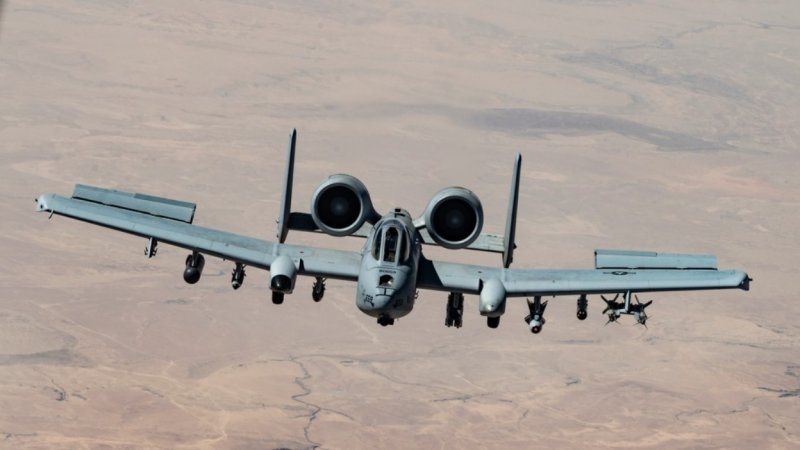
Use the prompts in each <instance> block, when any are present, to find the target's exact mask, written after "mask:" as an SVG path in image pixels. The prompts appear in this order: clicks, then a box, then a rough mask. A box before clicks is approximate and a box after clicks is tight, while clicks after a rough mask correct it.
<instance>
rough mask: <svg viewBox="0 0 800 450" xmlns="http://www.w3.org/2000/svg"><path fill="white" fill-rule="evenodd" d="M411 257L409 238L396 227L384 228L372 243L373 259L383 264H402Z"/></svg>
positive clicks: (388, 226) (386, 226) (387, 226)
mask: <svg viewBox="0 0 800 450" xmlns="http://www.w3.org/2000/svg"><path fill="white" fill-rule="evenodd" d="M410 256H411V250H410V245H409V237H408V235H407V233H405V232H403V231H401V228H400V227H398V226H396V225H391V224H389V225H385V226H382V227H381V228H380V229H379V230H378V232H377V233H376V234H375V239H374V240H373V241H372V257H373V258H375V259H376V260H378V262H381V263H389V264H402V263H405V262H406V261H408V258H409V257H410Z"/></svg>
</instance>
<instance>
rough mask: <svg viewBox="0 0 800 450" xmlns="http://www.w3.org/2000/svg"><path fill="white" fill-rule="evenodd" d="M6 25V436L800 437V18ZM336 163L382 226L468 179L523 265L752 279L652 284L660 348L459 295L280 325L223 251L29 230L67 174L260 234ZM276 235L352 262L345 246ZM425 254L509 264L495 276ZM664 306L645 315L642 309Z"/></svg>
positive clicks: (307, 308)
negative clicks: (596, 264)
mask: <svg viewBox="0 0 800 450" xmlns="http://www.w3.org/2000/svg"><path fill="white" fill-rule="evenodd" d="M0 11H2V20H1V21H0V142H2V145H1V146H0V149H1V150H0V196H1V197H0V198H1V199H2V200H0V218H1V219H0V255H2V256H0V447H7V448H182V447H186V448H231V449H244V448H253V449H257V448H258V449H262V448H266V449H269V448H312V447H318V446H319V447H322V448H331V449H353V448H364V449H371V448H404V449H410V448H442V449H444V448H447V449H461V448H497V449H507V448H534V447H536V448H574V449H587V448H797V447H798V446H800V346H798V339H799V338H800V325H798V316H800V302H798V300H797V298H796V297H797V293H798V289H800V286H798V276H800V269H799V266H798V257H800V231H799V230H800V210H798V207H799V206H800V200H799V199H800V182H799V181H798V178H797V173H798V170H800V155H798V143H800V119H799V118H800V90H798V87H797V86H798V81H800V4H798V3H797V2H795V1H791V0H786V1H775V2H769V4H768V5H765V4H762V3H761V2H743V1H720V2H698V1H688V0H686V1H684V0H680V1H669V2H667V1H642V2H629V1H613V0H608V1H517V2H500V3H498V2H489V1H483V2H482V1H478V2H456V1H446V2H359V3H353V2H339V1H334V2H298V1H289V2H273V1H256V0H251V1H247V0H241V1H217V0H208V1H200V2H196V1H171V2H161V1H140V2H126V1H115V2H111V1H77V0H66V1H61V2H46V1H24V2H23V1H10V2H6V4H5V5H4V7H3V8H2V9H0ZM292 127H297V128H298V130H299V142H298V157H297V170H296V177H295V179H296V185H295V197H294V198H295V206H296V209H302V210H307V208H308V204H309V199H310V196H311V193H312V192H313V190H314V189H315V187H316V186H317V184H318V183H319V182H320V181H321V180H322V179H323V177H324V176H326V175H329V174H331V173H336V172H347V173H351V174H353V175H355V176H357V177H359V178H360V179H361V180H362V181H364V183H365V184H366V185H367V187H368V188H369V189H370V193H371V195H372V199H373V202H374V203H375V205H376V206H377V207H378V208H379V209H381V210H382V211H385V210H387V209H388V208H391V207H394V206H403V207H405V208H407V209H409V211H411V213H412V214H415V215H416V214H420V213H421V212H422V211H423V209H424V207H425V205H426V204H427V202H428V200H429V198H430V196H431V195H432V194H433V193H434V192H436V191H437V190H438V189H440V188H442V187H444V186H448V185H464V186H466V187H468V188H470V189H472V190H473V191H475V192H476V193H477V194H478V195H479V196H480V197H481V199H482V200H483V204H484V210H485V212H486V214H487V220H486V225H485V227H484V229H485V230H486V231H490V232H502V227H503V222H504V215H505V208H506V204H507V195H508V194H507V191H508V185H509V177H510V171H511V166H512V162H513V155H514V154H515V153H516V152H521V153H522V155H523V178H522V187H521V194H520V195H521V199H520V217H519V224H518V225H519V226H518V233H517V244H518V246H519V248H518V250H517V253H516V258H515V263H514V265H515V266H516V267H567V268H568V267H574V268H589V267H592V262H593V261H592V256H593V255H592V251H593V250H594V249H595V248H627V249H646V250H656V251H678V252H692V253H712V254H716V255H717V257H718V259H719V264H720V267H722V268H737V269H742V270H747V271H748V272H749V273H750V275H751V276H752V277H753V278H754V279H755V281H754V283H753V285H752V289H751V291H750V292H743V291H718V292H699V293H669V294H660V295H654V296H652V298H654V299H655V300H656V301H655V303H654V305H653V306H651V307H650V308H649V310H648V311H649V312H651V314H652V319H651V321H650V322H649V324H648V325H649V329H644V328H643V327H640V326H634V325H633V322H632V320H631V319H630V318H627V320H623V321H622V324H620V325H615V324H611V325H608V326H603V323H604V321H605V319H604V317H602V316H601V314H600V312H601V311H602V307H601V304H602V302H601V301H600V300H599V298H591V299H590V309H589V319H588V320H586V321H585V322H579V321H578V320H577V319H576V318H575V314H574V313H575V299H574V298H567V297H564V298H557V299H555V300H552V301H551V306H550V307H549V308H548V311H547V312H548V315H547V318H548V322H547V326H546V327H545V329H544V331H543V332H542V333H541V334H540V335H537V336H533V335H531V334H530V333H529V332H528V331H527V328H526V327H525V324H524V322H523V320H522V318H523V317H524V316H525V314H526V307H525V304H524V300H522V299H516V300H510V301H509V305H508V309H507V313H506V316H505V317H504V319H503V321H502V323H501V325H500V328H499V329H496V330H490V329H488V328H487V327H486V325H485V321H484V320H483V318H482V317H480V316H479V315H478V312H477V300H476V299H475V298H474V297H473V298H468V299H467V304H466V311H465V313H466V317H465V323H464V327H463V328H462V329H458V330H457V329H449V328H445V327H444V325H443V322H444V309H445V302H446V295H444V294H442V293H431V292H422V293H421V294H420V298H419V300H418V303H417V307H416V308H415V311H414V312H413V313H412V314H411V315H410V316H408V317H407V318H404V319H402V320H400V321H399V322H398V323H397V324H396V325H395V326H394V327H388V328H381V327H379V326H378V325H377V324H376V323H375V321H374V319H372V318H370V317H367V316H365V315H363V314H361V313H360V312H359V311H358V310H357V309H356V307H355V305H354V287H353V286H352V285H350V284H347V283H343V282H330V283H329V289H328V293H327V295H326V298H325V299H324V300H323V301H322V302H321V303H319V304H315V303H313V302H312V301H311V298H310V289H311V280H308V279H301V280H300V281H299V287H298V289H297V290H296V291H295V294H294V295H293V296H292V297H290V298H288V299H287V301H286V303H285V304H283V305H281V306H275V305H272V304H271V302H270V300H269V292H268V290H267V274H266V273H265V272H259V271H256V270H251V271H249V272H248V277H247V279H246V282H245V285H244V287H243V288H242V289H240V290H239V291H236V292H234V291H232V290H231V289H230V287H229V274H230V270H231V268H232V265H231V263H230V262H222V261H218V260H211V259H210V260H209V261H208V262H207V264H206V271H205V275H204V277H203V279H202V280H201V281H200V283H199V284H198V285H195V286H189V285H186V284H185V283H184V282H183V280H182V278H181V273H182V270H183V259H184V257H185V251H183V250H179V249H176V248H171V247H166V246H163V247H162V248H160V252H159V254H158V256H157V257H156V258H154V259H152V260H147V259H146V258H145V257H144V256H143V255H142V249H143V248H144V245H145V242H144V240H143V239H140V238H135V237H131V236H127V235H123V234H120V233H116V232H113V231H110V230H105V229H100V228H96V227H92V226H88V225H85V224H82V223H79V222H76V221H72V220H69V219H65V218H60V217H54V218H53V220H51V221H48V220H47V216H46V215H45V214H34V213H33V208H34V203H33V199H34V197H36V196H37V195H38V194H40V193H43V192H55V193H59V194H62V195H68V194H70V193H71V192H72V186H73V184H75V183H85V184H91V185H98V186H104V187H110V188H116V189H123V190H130V191H137V192H146V193H151V194H156V195H161V196H166V197H170V198H176V199H182V200H188V201H193V202H196V203H198V212H197V215H196V219H195V223H196V224H199V225H203V226H209V227H214V228H222V229H226V230H229V231H233V232H237V233H242V234H248V235H252V236H257V237H262V238H270V239H271V238H272V237H273V236H274V233H275V224H274V220H275V218H276V217H277V212H278V203H279V195H280V192H279V190H280V185H281V177H282V175H281V170H282V167H283V164H284V156H285V145H286V139H287V135H288V132H289V130H290V129H291V128H292ZM289 242H294V243H307V244H315V245H324V246H334V247H337V248H347V249H358V248H359V247H360V245H361V242H360V241H359V240H358V239H357V238H346V239H335V238H331V237H327V236H322V235H303V234H300V233H294V234H290V236H289ZM434 250H435V249H426V254H427V255H428V256H429V257H437V258H443V259H449V260H458V261H471V262H480V263H485V264H493V265H495V264H496V265H499V264H500V258H499V257H498V256H497V255H485V254H475V253H469V252H465V251H461V252H448V251H434ZM647 298H651V296H647Z"/></svg>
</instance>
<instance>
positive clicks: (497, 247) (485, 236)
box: [417, 228, 505, 253]
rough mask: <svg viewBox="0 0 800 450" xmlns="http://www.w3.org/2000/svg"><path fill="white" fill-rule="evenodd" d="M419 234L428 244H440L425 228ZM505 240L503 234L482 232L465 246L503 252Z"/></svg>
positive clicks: (485, 250)
mask: <svg viewBox="0 0 800 450" xmlns="http://www.w3.org/2000/svg"><path fill="white" fill-rule="evenodd" d="M417 231H419V235H420V237H421V238H422V243H423V244H426V245H439V244H437V243H436V241H434V240H433V238H432V237H431V235H430V233H428V230H427V229H425V228H418V229H417ZM504 242H505V240H504V239H503V236H501V235H499V234H492V233H481V234H479V235H478V237H477V238H476V239H475V241H473V242H472V243H471V244H469V245H468V246H466V247H464V248H467V249H470V250H480V251H484V252H492V253H503V251H504V250H505V246H504Z"/></svg>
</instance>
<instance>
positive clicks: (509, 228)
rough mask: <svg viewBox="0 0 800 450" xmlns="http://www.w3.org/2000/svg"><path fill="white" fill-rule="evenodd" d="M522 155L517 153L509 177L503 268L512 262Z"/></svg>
mask: <svg viewBox="0 0 800 450" xmlns="http://www.w3.org/2000/svg"><path fill="white" fill-rule="evenodd" d="M521 165H522V155H521V154H519V153H517V158H516V159H515V160H514V173H513V174H512V175H511V193H510V194H509V198H508V215H507V216H506V232H505V236H504V238H503V267H506V268H507V267H508V266H510V265H511V262H512V261H513V260H514V248H516V244H515V243H514V235H515V233H516V230H517V204H518V203H519V201H518V198H519V174H520V166H521Z"/></svg>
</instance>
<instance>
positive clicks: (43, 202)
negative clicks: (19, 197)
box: [35, 194, 53, 212]
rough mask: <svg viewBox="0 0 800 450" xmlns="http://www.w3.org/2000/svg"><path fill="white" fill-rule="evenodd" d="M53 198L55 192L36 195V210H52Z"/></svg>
mask: <svg viewBox="0 0 800 450" xmlns="http://www.w3.org/2000/svg"><path fill="white" fill-rule="evenodd" d="M52 198H53V194H42V195H40V196H38V197H36V200H35V201H36V208H35V211H36V212H48V211H52V207H51V206H50V201H51V199H52Z"/></svg>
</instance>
